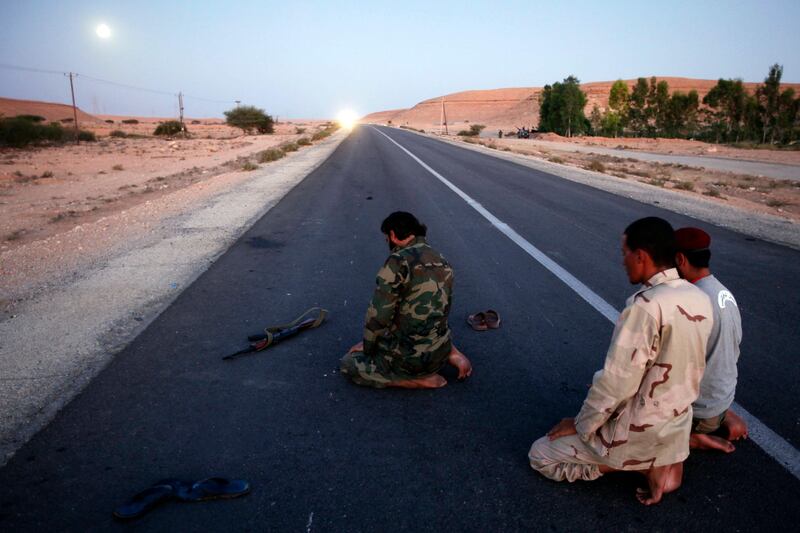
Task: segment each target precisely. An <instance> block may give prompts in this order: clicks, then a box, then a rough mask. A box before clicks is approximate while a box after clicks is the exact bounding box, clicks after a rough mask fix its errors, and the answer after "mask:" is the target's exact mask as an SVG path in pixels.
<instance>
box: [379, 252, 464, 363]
mask: <svg viewBox="0 0 800 533" xmlns="http://www.w3.org/2000/svg"><path fill="white" fill-rule="evenodd" d="M452 292H453V269H452V268H451V267H450V264H449V263H448V262H447V260H445V258H444V257H442V256H441V255H440V254H439V253H438V252H436V251H435V250H434V249H433V248H431V247H430V246H429V245H428V244H427V243H426V242H425V239H424V238H422V237H417V238H416V239H415V240H414V241H412V242H411V243H410V244H409V245H408V246H406V247H405V248H400V249H398V250H395V251H394V252H393V253H392V255H390V256H389V258H388V259H387V260H386V263H385V264H384V265H383V268H381V269H380V271H379V272H378V276H377V280H376V287H375V293H374V295H373V296H372V302H371V303H370V306H369V309H368V310H367V317H366V320H365V324H364V354H365V355H367V356H370V357H386V358H388V359H390V360H389V364H390V366H391V367H392V368H393V369H394V370H395V371H396V372H399V373H404V374H408V375H423V374H429V373H433V372H436V371H438V370H439V368H440V367H441V365H442V364H443V363H444V360H445V359H446V358H447V355H448V354H449V353H450V348H451V344H450V343H451V341H450V328H449V327H448V325H447V315H448V314H449V313H450V300H451V297H452Z"/></svg>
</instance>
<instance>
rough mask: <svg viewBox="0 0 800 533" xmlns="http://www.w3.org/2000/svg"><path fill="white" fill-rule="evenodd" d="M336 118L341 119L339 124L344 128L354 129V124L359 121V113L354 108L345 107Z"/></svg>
mask: <svg viewBox="0 0 800 533" xmlns="http://www.w3.org/2000/svg"><path fill="white" fill-rule="evenodd" d="M336 120H338V121H339V124H340V125H341V126H342V127H343V128H347V129H349V130H351V129H353V126H355V125H356V122H358V115H357V114H356V112H355V111H353V110H352V109H345V110H342V111H339V114H338V115H337V116H336Z"/></svg>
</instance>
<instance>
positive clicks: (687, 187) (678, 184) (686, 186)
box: [674, 180, 694, 191]
mask: <svg viewBox="0 0 800 533" xmlns="http://www.w3.org/2000/svg"><path fill="white" fill-rule="evenodd" d="M674 186H675V188H676V189H680V190H682V191H693V190H694V183H693V182H691V181H681V180H677V181H675V185H674Z"/></svg>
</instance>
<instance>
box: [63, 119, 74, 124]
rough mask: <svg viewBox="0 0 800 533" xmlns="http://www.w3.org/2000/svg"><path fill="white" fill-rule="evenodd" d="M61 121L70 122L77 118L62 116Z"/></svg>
mask: <svg viewBox="0 0 800 533" xmlns="http://www.w3.org/2000/svg"><path fill="white" fill-rule="evenodd" d="M61 122H63V123H64V124H69V123H70V122H75V119H74V118H62V119H61Z"/></svg>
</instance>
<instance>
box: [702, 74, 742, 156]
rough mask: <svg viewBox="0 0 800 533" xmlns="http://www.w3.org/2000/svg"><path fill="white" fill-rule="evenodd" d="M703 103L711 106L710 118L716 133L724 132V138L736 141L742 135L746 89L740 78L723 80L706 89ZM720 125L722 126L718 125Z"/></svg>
mask: <svg viewBox="0 0 800 533" xmlns="http://www.w3.org/2000/svg"><path fill="white" fill-rule="evenodd" d="M703 103H704V104H705V105H707V106H708V107H709V108H711V110H712V111H711V112H710V118H711V119H712V121H713V123H714V124H712V128H714V129H715V130H716V131H717V133H718V136H717V142H719V140H720V139H719V133H723V132H724V137H725V140H728V141H730V140H734V141H736V142H738V141H739V140H740V138H741V136H742V130H743V128H744V119H745V107H746V103H747V91H746V90H745V88H744V85H743V84H742V80H738V79H737V80H723V79H720V80H719V81H717V84H716V85H715V86H714V87H712V88H711V90H710V91H708V94H706V96H705V97H704V98H703ZM720 126H722V127H720Z"/></svg>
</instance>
